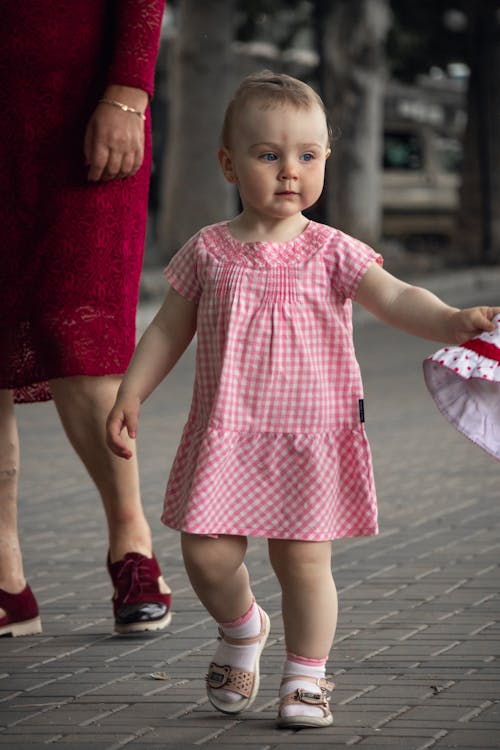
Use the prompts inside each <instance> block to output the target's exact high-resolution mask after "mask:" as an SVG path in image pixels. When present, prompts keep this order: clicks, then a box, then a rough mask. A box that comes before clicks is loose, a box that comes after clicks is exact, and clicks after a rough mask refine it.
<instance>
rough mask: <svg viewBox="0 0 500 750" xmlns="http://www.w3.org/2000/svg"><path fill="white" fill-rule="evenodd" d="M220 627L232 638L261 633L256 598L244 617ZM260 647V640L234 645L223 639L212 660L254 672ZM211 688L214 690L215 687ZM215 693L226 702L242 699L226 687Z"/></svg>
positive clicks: (220, 664) (221, 624) (221, 664)
mask: <svg viewBox="0 0 500 750" xmlns="http://www.w3.org/2000/svg"><path fill="white" fill-rule="evenodd" d="M242 620H243V622H242ZM233 623H234V624H233ZM219 627H220V628H221V630H222V632H223V633H224V634H225V635H227V636H228V637H230V638H253V637H254V636H256V635H259V633H260V628H261V621H260V611H259V608H258V606H257V604H256V603H255V600H254V601H253V602H252V605H251V607H250V609H249V610H248V612H246V613H245V614H244V615H243V616H242V617H239V618H238V619H237V620H233V622H225V623H220V624H219ZM258 648H259V643H258V642H257V643H251V644H249V645H246V646H233V645H232V644H230V643H226V641H225V640H223V639H221V640H220V641H219V645H218V646H217V650H216V652H215V654H214V657H213V659H212V661H213V662H215V664H218V665H219V666H221V667H224V666H227V665H229V666H231V667H238V668H239V669H244V670H245V671H247V672H253V668H254V661H255V654H256V652H257V650H258ZM209 689H211V690H214V689H213V688H209ZM214 695H216V696H217V698H218V699H219V700H221V701H225V702H226V703H236V701H240V700H242V697H241V695H240V694H239V693H235V692H233V691H232V690H229V689H227V690H226V689H225V688H217V690H214Z"/></svg>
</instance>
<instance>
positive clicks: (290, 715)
mask: <svg viewBox="0 0 500 750" xmlns="http://www.w3.org/2000/svg"><path fill="white" fill-rule="evenodd" d="M269 556H270V559H271V564H272V566H273V568H274V570H275V572H276V575H277V576H278V579H279V582H280V584H281V588H282V610H283V621H284V626H285V644H286V650H287V658H286V661H285V664H284V669H283V679H282V683H281V686H280V698H281V703H280V712H279V717H278V725H279V726H283V727H296V728H299V727H307V726H313V727H321V726H328V725H330V724H331V723H332V715H331V712H330V710H329V706H328V698H327V692H328V690H331V689H332V688H333V685H332V684H331V683H328V682H327V681H326V680H325V671H326V662H327V659H328V655H329V652H330V649H331V647H332V643H333V638H334V635H335V628H336V625H337V591H336V588H335V583H334V581H333V577H332V572H331V544H330V542H302V541H295V540H269Z"/></svg>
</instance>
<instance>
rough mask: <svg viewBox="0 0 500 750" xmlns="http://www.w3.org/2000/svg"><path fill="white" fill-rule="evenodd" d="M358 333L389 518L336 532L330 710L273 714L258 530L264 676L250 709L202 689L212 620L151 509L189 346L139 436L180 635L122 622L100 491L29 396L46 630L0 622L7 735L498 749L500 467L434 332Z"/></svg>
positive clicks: (26, 431) (16, 746) (37, 579)
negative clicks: (462, 421)
mask: <svg viewBox="0 0 500 750" xmlns="http://www.w3.org/2000/svg"><path fill="white" fill-rule="evenodd" d="M483 299H484V297H483ZM470 301H471V302H472V300H470ZM485 301H486V300H485ZM488 301H492V300H488ZM356 339H357V346H358V355H359V359H360V362H361V364H362V368H363V371H364V381H365V390H366V412H367V427H368V430H369V434H370V438H371V443H372V448H373V453H374V459H375V466H376V477H377V484H378V492H379V498H380V511H381V534H380V535H379V536H378V537H376V538H373V539H365V540H351V541H344V542H338V543H335V545H334V570H335V577H336V581H337V585H338V588H339V592H340V608H341V609H340V620H339V627H338V632H337V638H336V644H335V648H334V651H333V653H332V659H331V663H330V670H331V673H332V675H333V677H334V680H335V682H336V684H337V689H336V691H335V694H334V711H335V725H334V726H333V727H331V728H328V729H322V730H302V731H295V732H294V731H283V730H277V729H275V727H274V717H275V713H276V694H277V689H278V682H279V674H280V670H281V664H282V659H283V650H284V646H283V631H282V626H281V622H280V615H279V606H280V594H279V590H278V587H277V585H276V582H275V580H274V577H273V575H272V573H271V569H270V567H269V564H268V562H267V559H266V550H265V544H264V543H263V542H261V541H256V540H254V541H253V543H251V545H250V552H249V565H250V568H251V571H252V574H253V578H254V588H255V593H256V595H257V597H258V600H259V601H260V602H261V603H262V604H263V605H264V606H265V608H266V609H267V611H268V612H269V613H270V614H271V619H272V635H271V638H270V641H269V645H268V646H267V647H266V649H265V651H264V655H263V660H262V671H263V680H262V687H261V691H260V694H259V697H258V700H257V701H256V703H255V707H254V708H253V710H251V711H250V712H249V713H248V714H246V715H243V716H242V717H240V718H236V719H231V718H226V717H224V716H222V715H220V714H218V713H217V712H215V711H214V710H212V709H211V707H210V706H209V705H207V700H206V698H205V693H204V683H203V675H204V673H205V671H206V668H207V664H208V662H209V660H210V657H211V654H212V653H213V650H214V645H215V633H214V627H213V624H212V623H211V621H210V619H209V618H208V617H207V615H206V614H205V612H204V610H203V609H202V608H201V606H200V605H199V604H198V603H197V601H196V599H195V597H194V595H193V593H192V592H191V589H190V587H189V584H188V581H187V578H186V575H185V573H184V572H183V569H182V565H181V562H180V554H179V544H178V539H177V536H176V534H174V533H173V532H170V531H169V530H167V529H164V528H163V527H161V524H160V523H159V520H158V517H159V511H160V505H161V496H162V492H163V487H164V481H165V475H166V472H167V469H168V466H169V464H170V462H171V460H172V458H173V453H174V450H175V446H176V442H177V439H178V436H179V433H180V430H181V428H182V424H183V421H184V418H185V412H186V408H187V404H188V402H189V396H190V387H191V379H192V360H193V356H192V355H193V352H192V350H190V351H189V352H188V353H187V355H186V356H185V358H184V359H183V361H182V362H181V364H180V365H179V367H178V369H177V371H176V373H175V375H173V376H172V377H171V378H170V379H169V381H168V382H167V383H165V384H163V385H162V386H161V388H160V389H159V390H158V391H157V392H156V393H155V394H154V395H153V396H152V397H151V399H150V401H149V402H148V403H147V404H146V405H145V407H144V411H143V418H142V423H141V433H140V458H141V467H142V482H143V489H144V498H145V503H146V506H147V511H148V516H149V518H150V520H151V523H152V525H153V529H154V532H155V549H156V553H157V555H158V557H159V558H160V560H161V563H162V566H163V568H164V570H165V572H166V573H167V574H168V578H169V581H170V583H171V585H172V586H173V588H174V592H175V599H174V619H173V621H172V625H171V627H170V628H169V629H168V631H167V632H164V633H161V634H156V635H155V634H152V635H150V636H138V637H131V636H129V637H124V636H121V637H120V636H113V635H111V632H110V631H111V608H110V604H109V598H110V595H111V590H110V584H109V581H108V580H107V577H106V573H105V569H104V559H105V555H106V540H105V525H104V519H103V514H102V510H101V507H100V503H99V501H98V499H97V497H96V493H95V491H94V490H93V487H92V485H91V483H90V481H89V480H88V479H87V477H86V475H85V472H84V471H83V469H82V468H81V467H80V465H79V463H78V461H77V460H76V458H75V457H74V456H73V454H72V452H71V450H70V449H69V447H68V446H67V443H66V441H65V439H64V437H63V435H62V431H61V428H60V426H59V423H58V421H57V418H56V416H55V414H54V410H53V407H52V406H51V405H50V404H44V405H36V406H30V407H22V408H20V409H19V417H20V425H21V437H22V443H23V448H24V453H23V465H22V471H23V474H22V483H21V505H20V517H21V528H22V534H23V540H24V547H25V557H26V569H27V573H28V575H29V580H30V583H31V585H32V587H33V589H34V590H35V592H36V594H37V597H38V599H39V602H40V605H41V609H42V614H43V623H44V632H43V634H42V635H41V636H37V637H27V638H18V639H11V638H3V639H0V745H2V746H5V747H9V748H11V750H24V749H25V748H26V749H28V748H29V750H37V749H38V748H43V747H45V746H53V747H54V750H70V749H71V750H89V749H90V748H92V749H93V750H119V748H127V750H160V748H161V750H174V749H176V748H187V747H192V748H195V747H204V746H206V747H207V748H210V747H214V746H217V747H221V748H228V750H229V749H230V748H249V750H250V748H252V749H253V750H271V749H272V750H282V748H285V747H287V748H291V747H303V746H305V745H307V747H308V748H309V750H315V748H325V747H327V746H329V747H332V748H335V747H346V746H354V747H358V746H359V747H360V748H363V750H365V749H371V748H373V750H376V748H391V749H394V750H396V749H398V750H399V749H401V750H425V749H426V748H436V749H437V750H443V749H444V748H452V747H458V748H462V749H464V748H467V749H468V750H469V749H473V748H478V749H479V748H480V749H481V750H493V748H500V703H499V698H500V690H499V685H500V667H499V657H500V624H499V621H500V599H499V581H500V575H499V559H500V507H499V503H498V499H499V498H498V495H499V484H500V483H499V480H498V474H499V465H498V463H497V462H495V461H494V460H493V459H491V458H489V457H488V456H487V455H486V454H484V453H483V452H482V451H481V450H480V449H478V448H476V447H475V446H473V445H472V444H470V443H469V442H468V441H467V440H466V439H465V438H463V437H462V436H461V435H459V434H458V433H456V432H455V431H454V430H453V429H452V428H451V427H450V426H449V425H448V424H447V423H446V422H445V421H444V419H443V418H442V417H441V416H440V415H439V413H438V412H437V409H436V407H435V406H434V404H433V403H432V401H431V399H430V397H429V396H428V395H427V393H426V391H425V387H424V385H423V380H422V377H421V371H420V363H421V360H422V358H423V357H424V356H425V354H427V353H431V352H432V351H433V350H434V349H435V348H438V347H437V346H436V345H434V344H432V343H431V344H430V345H429V344H428V343H425V342H421V341H418V340H416V339H412V338H410V337H406V336H403V335H402V334H400V333H398V332H396V331H392V330H390V329H388V328H385V327H382V326H381V325H379V324H378V323H368V324H363V325H361V326H360V327H359V330H358V333H357V337H356Z"/></svg>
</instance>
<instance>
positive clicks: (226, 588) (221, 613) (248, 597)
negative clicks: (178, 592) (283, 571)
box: [182, 534, 269, 714]
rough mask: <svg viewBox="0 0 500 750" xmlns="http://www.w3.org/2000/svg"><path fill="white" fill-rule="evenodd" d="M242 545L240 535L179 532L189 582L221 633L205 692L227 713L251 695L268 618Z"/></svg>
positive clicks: (236, 709)
mask: <svg viewBox="0 0 500 750" xmlns="http://www.w3.org/2000/svg"><path fill="white" fill-rule="evenodd" d="M246 547H247V540H246V538H245V537H237V536H222V535H221V536H219V537H218V538H217V539H213V538H210V537H206V536H198V535H194V534H183V535H182V552H183V556H184V562H185V565H186V570H187V572H188V575H189V578H190V581H191V584H192V586H193V589H194V590H195V592H196V594H197V595H198V597H199V599H200V601H201V603H202V604H203V605H204V606H205V607H206V609H207V610H208V612H209V613H210V614H211V615H212V617H213V618H214V619H215V620H216V622H217V623H218V624H219V633H220V636H221V640H220V642H219V645H218V647H217V650H216V652H215V655H214V657H213V661H212V662H211V664H210V667H209V670H208V677H207V692H208V697H209V699H210V702H211V703H212V704H213V705H214V706H215V707H216V708H218V709H219V710H220V711H223V712H224V713H231V714H232V713H239V712H240V711H243V710H244V709H245V708H248V706H249V705H250V704H251V703H252V702H253V701H254V699H255V697H256V695H257V690H258V687H259V658H260V654H261V652H262V649H263V648H264V644H265V642H266V639H267V635H268V633H269V618H268V617H267V615H266V613H265V612H263V610H261V609H260V607H258V606H257V604H256V603H255V600H254V597H253V595H252V591H251V588H250V582H249V577H248V571H247V568H246V566H245V563H244V559H245V552H246Z"/></svg>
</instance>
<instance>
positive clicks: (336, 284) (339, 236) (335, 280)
mask: <svg viewBox="0 0 500 750" xmlns="http://www.w3.org/2000/svg"><path fill="white" fill-rule="evenodd" d="M326 262H327V265H328V271H329V274H330V278H331V281H332V287H333V288H334V289H335V290H336V291H337V292H338V294H340V295H341V296H342V297H343V298H344V299H354V297H355V296H356V292H357V290H358V286H359V284H360V282H361V279H362V278H363V276H364V274H365V273H366V271H367V270H368V268H369V267H370V266H371V264H372V263H378V264H379V265H382V264H383V259H382V256H381V255H379V253H377V252H375V250H373V248H371V247H370V246H369V245H365V243H364V242H361V240H357V239H355V238H354V237H351V236H349V235H348V234H344V233H343V232H340V231H339V230H338V229H335V230H332V236H331V238H330V239H329V241H328V246H327V252H326Z"/></svg>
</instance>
